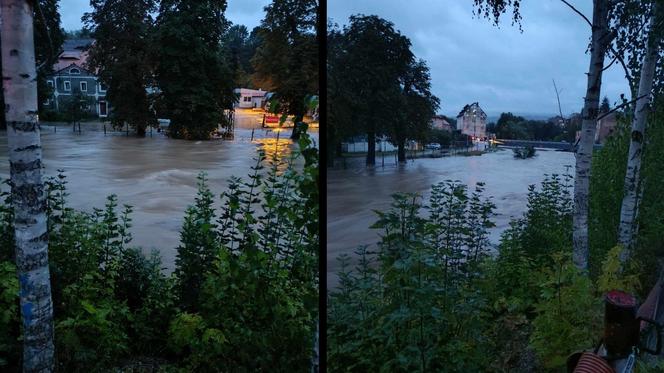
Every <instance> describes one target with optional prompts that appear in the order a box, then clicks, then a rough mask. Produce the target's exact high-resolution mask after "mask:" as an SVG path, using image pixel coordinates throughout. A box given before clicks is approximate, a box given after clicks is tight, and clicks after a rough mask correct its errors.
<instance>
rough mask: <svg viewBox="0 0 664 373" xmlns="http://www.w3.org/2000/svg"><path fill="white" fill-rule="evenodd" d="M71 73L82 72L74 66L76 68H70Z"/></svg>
mask: <svg viewBox="0 0 664 373" xmlns="http://www.w3.org/2000/svg"><path fill="white" fill-rule="evenodd" d="M69 73H70V74H72V75H79V74H80V73H81V70H79V69H77V68H75V67H74V68H71V69H69Z"/></svg>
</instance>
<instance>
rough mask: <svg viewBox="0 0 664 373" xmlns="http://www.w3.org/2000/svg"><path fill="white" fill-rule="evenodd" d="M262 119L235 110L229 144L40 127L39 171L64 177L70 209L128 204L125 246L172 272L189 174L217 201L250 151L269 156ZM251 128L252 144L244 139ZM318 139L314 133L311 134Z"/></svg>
mask: <svg viewBox="0 0 664 373" xmlns="http://www.w3.org/2000/svg"><path fill="white" fill-rule="evenodd" d="M260 118H262V115H261V116H259V115H256V114H251V113H248V112H247V113H242V112H241V113H239V115H238V117H237V118H236V127H237V128H236V131H235V139H234V140H232V141H221V140H213V141H198V142H192V141H184V140H173V139H169V138H167V137H165V136H163V135H161V134H158V133H157V132H155V133H154V134H153V137H152V138H150V137H149V135H148V137H146V138H136V137H131V136H130V137H125V135H124V133H123V132H115V133H109V134H108V135H106V136H104V133H103V132H101V131H99V130H98V127H97V130H90V129H89V128H86V125H87V127H91V126H90V125H89V124H86V123H84V124H83V125H82V129H83V131H82V134H77V133H76V134H75V133H73V132H72V128H71V127H69V126H64V127H58V128H57V132H55V133H54V131H53V130H54V129H53V127H49V126H44V127H42V135H41V139H42V148H43V162H44V166H45V174H46V175H47V176H52V175H55V174H57V170H58V169H64V170H65V175H66V176H67V180H68V182H69V183H68V192H69V193H70V196H69V202H70V203H69V204H70V206H71V207H73V208H75V209H80V210H84V211H90V212H91V211H92V208H93V207H103V205H104V202H105V200H106V197H107V196H108V195H110V194H116V195H117V196H118V202H119V204H120V205H122V204H129V205H132V206H134V213H133V214H132V218H133V228H132V234H133V237H134V239H133V241H132V245H134V246H140V247H142V248H143V250H144V251H145V252H149V251H150V250H151V249H157V250H158V251H159V252H160V253H161V256H162V260H163V263H164V267H165V268H166V269H167V270H169V271H170V270H172V269H173V266H174V261H175V254H176V251H175V248H176V247H177V245H178V243H179V232H180V228H181V226H182V219H183V216H184V211H185V209H186V208H187V206H189V205H190V204H192V203H193V201H194V197H195V194H196V176H197V175H198V173H199V172H200V171H205V172H207V174H208V178H209V184H210V188H211V190H212V192H213V194H215V195H216V196H219V195H220V194H221V193H222V192H223V191H224V189H225V187H226V186H227V184H228V183H227V180H228V178H229V177H230V176H246V175H247V174H248V173H249V171H250V170H249V167H251V166H252V165H254V164H255V161H254V160H253V158H254V157H255V156H256V154H257V149H258V148H260V147H263V148H264V149H265V150H266V153H267V154H271V153H273V152H274V151H275V149H276V147H275V144H276V138H275V133H274V132H273V131H266V130H263V129H260ZM252 128H254V129H255V130H254V141H251V133H252ZM289 135H290V129H286V130H284V131H283V132H281V136H280V137H281V138H280V140H279V145H280V146H279V151H280V153H281V154H284V153H288V152H289V151H290V148H289V147H283V146H281V145H283V144H287V143H290V140H289V139H288V136H289ZM312 136H313V138H314V140H315V141H316V142H317V141H318V134H317V132H313V133H312ZM8 177H9V162H8V161H7V133H6V132H4V131H3V132H0V178H2V179H5V178H8Z"/></svg>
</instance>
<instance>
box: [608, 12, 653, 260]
mask: <svg viewBox="0 0 664 373" xmlns="http://www.w3.org/2000/svg"><path fill="white" fill-rule="evenodd" d="M653 6H654V7H656V5H653ZM655 12H657V9H653V14H652V15H651V17H650V25H651V30H650V33H649V35H648V41H647V44H646V45H647V47H646V54H645V56H644V59H643V63H642V65H641V76H640V78H639V93H638V95H637V96H636V97H638V100H636V104H635V108H634V117H633V119H632V130H631V134H630V142H629V153H628V156H627V171H626V173H625V184H624V189H623V191H624V195H623V200H622V206H621V208H620V226H619V228H618V243H619V244H621V245H622V246H623V250H622V251H621V253H620V260H621V262H623V263H624V262H625V261H627V259H628V258H629V253H630V250H631V249H632V247H633V239H634V235H635V227H636V225H635V221H636V218H637V215H638V205H637V199H638V195H639V185H640V184H639V177H640V174H641V162H642V159H643V151H644V148H643V145H644V144H643V143H644V141H645V129H646V120H647V118H648V114H649V113H650V110H649V109H650V100H651V91H652V86H653V81H654V79H655V68H656V66H657V57H658V47H657V44H658V40H656V35H655V34H654V33H655V31H654V30H653V29H654V28H653V27H652V26H653V25H654V24H655Z"/></svg>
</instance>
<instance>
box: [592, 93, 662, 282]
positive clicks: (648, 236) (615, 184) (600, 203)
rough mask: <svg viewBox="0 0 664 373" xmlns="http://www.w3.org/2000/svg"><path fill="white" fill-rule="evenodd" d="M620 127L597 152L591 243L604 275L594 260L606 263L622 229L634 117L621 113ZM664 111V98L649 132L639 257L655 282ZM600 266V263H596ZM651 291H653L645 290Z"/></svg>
mask: <svg viewBox="0 0 664 373" xmlns="http://www.w3.org/2000/svg"><path fill="white" fill-rule="evenodd" d="M618 118H619V119H618V127H617V129H616V131H614V134H613V135H612V136H611V137H609V138H608V140H607V143H606V144H605V146H604V147H603V148H602V149H601V150H599V151H597V152H595V155H594V158H593V174H592V178H591V184H590V192H591V194H590V195H591V198H590V214H591V216H592V217H593V218H592V219H591V220H590V225H589V233H590V243H591V246H590V247H591V252H590V255H591V266H590V269H591V272H592V273H594V274H596V273H597V272H598V271H599V267H598V266H597V265H593V262H594V261H593V258H596V260H599V261H600V262H601V260H602V259H603V258H604V256H605V255H606V253H607V252H608V251H609V249H611V248H612V247H613V246H614V245H615V243H616V240H617V237H618V231H617V228H616V227H617V226H618V223H619V222H620V205H621V203H622V197H623V188H624V177H625V169H626V162H625V160H626V159H627V152H628V149H629V140H630V138H629V133H630V130H629V126H630V123H631V117H630V116H624V115H622V114H621V115H620V116H619V117H618ZM663 123H664V109H663V105H662V101H661V98H659V99H658V101H656V102H655V103H654V105H653V112H652V113H651V115H650V116H649V120H648V122H647V128H646V133H645V136H646V139H647V141H646V143H645V153H644V155H643V157H644V158H643V164H642V169H641V182H640V183H641V185H640V188H641V189H642V191H641V195H640V196H639V202H638V204H639V206H640V208H639V215H638V218H637V227H638V231H637V237H636V241H635V242H636V246H635V248H634V250H635V251H634V255H635V256H637V257H639V258H640V261H642V262H643V263H644V265H645V267H644V268H643V274H642V281H643V283H652V282H653V281H654V280H655V279H656V276H657V268H656V265H657V261H656V260H655V258H657V257H661V256H662V255H664V239H663V238H662V231H663V230H664V218H663V216H662V213H661V212H662V211H663V209H664V200H663V199H662V198H661V190H662V189H663V188H664V185H663V182H664V168H662V167H661V160H662V159H663V157H664V126H663V125H662V124H663ZM595 263H597V262H596V261H595ZM644 290H647V289H644Z"/></svg>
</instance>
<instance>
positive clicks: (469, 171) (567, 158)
mask: <svg viewBox="0 0 664 373" xmlns="http://www.w3.org/2000/svg"><path fill="white" fill-rule="evenodd" d="M362 162H363V159H354V160H353V162H352V163H351V164H349V165H348V168H347V169H345V170H330V171H328V174H327V240H328V241H327V263H328V270H327V271H328V272H327V279H328V286H330V287H333V286H336V284H337V276H336V273H337V271H338V270H339V268H340V267H339V263H338V261H337V258H338V256H339V255H340V254H343V253H346V254H350V255H352V253H353V251H354V250H355V248H356V247H358V246H359V245H365V244H373V243H375V242H376V241H377V240H378V232H377V231H375V230H371V229H369V226H370V225H371V224H373V223H374V222H375V221H376V215H375V213H374V212H373V211H374V210H386V209H387V208H388V207H389V205H390V203H391V197H390V196H391V195H392V194H394V193H396V192H414V193H420V194H422V195H423V196H424V197H425V198H428V194H429V188H430V187H431V185H432V184H435V183H438V182H440V181H444V180H447V179H451V180H460V181H461V182H463V183H465V184H467V185H474V184H475V183H477V182H484V183H486V186H485V188H486V191H485V195H487V196H492V197H493V201H494V203H495V204H496V209H495V212H496V216H495V217H494V222H495V223H496V227H495V228H494V229H492V232H491V241H492V242H493V243H497V242H498V239H499V238H500V233H501V232H502V231H503V230H504V229H505V228H507V227H508V225H509V221H510V220H511V219H513V218H517V217H520V216H521V215H522V214H523V212H524V210H525V208H526V197H527V193H528V185H530V184H537V183H539V182H540V181H542V180H543V178H544V175H546V174H553V173H557V174H563V173H565V172H566V166H567V165H568V166H572V165H574V154H573V153H568V152H557V151H546V150H540V151H538V152H537V156H536V157H534V158H530V159H525V160H523V159H514V156H513V153H512V151H511V150H509V149H501V150H499V151H498V152H494V153H488V154H484V155H482V156H474V157H463V156H455V157H445V158H437V159H418V160H415V161H409V162H408V164H407V165H405V166H396V165H394V163H393V162H394V160H391V162H392V163H391V164H388V163H387V162H388V160H386V165H385V167H384V168H383V167H381V166H380V164H381V160H380V159H379V160H377V162H376V163H377V164H378V167H376V168H375V169H366V168H365V167H364V166H363V164H362ZM570 170H571V171H573V169H570Z"/></svg>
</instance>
